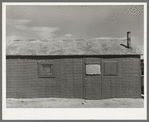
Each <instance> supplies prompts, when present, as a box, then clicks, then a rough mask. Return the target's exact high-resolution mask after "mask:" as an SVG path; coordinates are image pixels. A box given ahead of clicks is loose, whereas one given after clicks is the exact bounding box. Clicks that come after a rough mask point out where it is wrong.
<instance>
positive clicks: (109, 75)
mask: <svg viewBox="0 0 149 122" xmlns="http://www.w3.org/2000/svg"><path fill="white" fill-rule="evenodd" d="M109 62H114V63H116V74H106V73H105V71H106V70H105V64H106V63H109ZM103 66H104V68H103V69H104V71H103V75H104V76H118V61H104V62H103Z"/></svg>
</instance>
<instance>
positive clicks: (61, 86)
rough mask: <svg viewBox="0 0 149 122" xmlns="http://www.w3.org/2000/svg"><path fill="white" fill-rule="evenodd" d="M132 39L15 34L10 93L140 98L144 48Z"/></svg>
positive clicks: (9, 54)
mask: <svg viewBox="0 0 149 122" xmlns="http://www.w3.org/2000/svg"><path fill="white" fill-rule="evenodd" d="M130 34H131V33H130V32H127V38H126V39H101V38H99V39H98V38H96V39H90V40H84V39H53V40H28V41H24V40H14V41H13V42H11V43H10V44H9V45H8V46H7V51H6V53H7V56H6V87H7V88H6V92H7V93H6V96H7V98H49V97H55V98H83V99H106V98H140V97H141V67H140V54H141V53H140V51H139V49H138V48H137V46H135V44H134V43H132V42H131V37H130Z"/></svg>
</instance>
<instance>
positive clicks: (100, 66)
mask: <svg viewBox="0 0 149 122" xmlns="http://www.w3.org/2000/svg"><path fill="white" fill-rule="evenodd" d="M91 64H92V65H100V74H86V65H91ZM101 75H102V66H101V63H92V62H90V63H85V76H101Z"/></svg>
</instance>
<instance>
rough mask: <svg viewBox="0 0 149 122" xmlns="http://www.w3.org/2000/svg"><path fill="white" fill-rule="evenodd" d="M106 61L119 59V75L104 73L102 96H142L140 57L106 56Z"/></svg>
mask: <svg viewBox="0 0 149 122" xmlns="http://www.w3.org/2000/svg"><path fill="white" fill-rule="evenodd" d="M104 61H117V62H118V75H117V76H104V75H103V77H102V98H113V97H116V98H129V97H131V98H132V97H141V82H140V81H141V77H140V59H139V57H121V58H104V59H103V62H104ZM102 69H103V70H104V67H103V68H102Z"/></svg>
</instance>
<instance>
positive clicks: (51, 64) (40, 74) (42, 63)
mask: <svg viewBox="0 0 149 122" xmlns="http://www.w3.org/2000/svg"><path fill="white" fill-rule="evenodd" d="M44 64H45V65H50V67H51V72H52V73H51V74H49V75H46V74H42V71H41V66H42V65H44ZM38 77H39V78H53V77H55V76H54V66H53V63H48V62H39V63H38Z"/></svg>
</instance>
